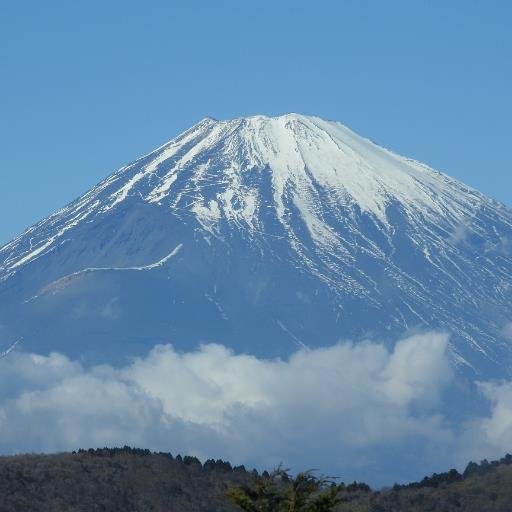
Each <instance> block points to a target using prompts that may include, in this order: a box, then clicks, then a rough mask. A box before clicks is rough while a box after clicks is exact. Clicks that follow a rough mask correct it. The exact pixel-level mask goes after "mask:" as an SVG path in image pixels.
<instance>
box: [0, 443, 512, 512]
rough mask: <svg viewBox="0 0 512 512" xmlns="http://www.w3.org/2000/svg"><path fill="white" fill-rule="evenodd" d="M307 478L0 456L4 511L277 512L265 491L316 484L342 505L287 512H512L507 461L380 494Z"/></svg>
mask: <svg viewBox="0 0 512 512" xmlns="http://www.w3.org/2000/svg"><path fill="white" fill-rule="evenodd" d="M276 475H277V476H276ZM303 475H304V474H303ZM303 475H302V476H301V475H298V476H297V477H296V478H295V479H294V478H291V477H288V476H287V475H286V473H283V472H278V473H276V474H273V475H269V474H268V473H267V472H264V473H263V474H261V475H260V474H258V473H257V472H256V471H251V472H249V471H247V470H246V469H245V468H244V467H235V468H233V467H231V465H230V464H229V463H228V462H224V461H221V460H218V461H213V460H209V461H207V462H205V463H204V464H201V463H200V461H199V460H198V459H196V458H195V457H183V458H182V457H181V456H177V457H173V456H171V455H170V454H166V453H151V452H149V451H148V450H140V449H133V448H129V447H124V448H120V449H119V448H116V449H109V448H104V449H99V450H80V451H79V452H73V453H63V454H56V455H19V456H10V457H1V458H0V512H11V511H21V510H23V511H24V512H40V511H41V512H42V511H44V512H48V511H73V512H82V511H84V512H85V511H87V512H90V511H92V510H97V511H109V512H117V511H123V512H126V511H131V512H139V511H141V512H142V511H154V512H170V511H172V512H179V511H191V512H202V511H205V512H206V511H212V512H213V511H219V512H222V511H226V512H231V511H232V512H235V511H236V510H240V508H238V507H237V506H235V505H234V504H233V503H232V502H231V501H230V499H228V497H227V496H228V494H231V495H233V493H234V492H236V493H238V494H240V493H242V494H243V493H245V494H247V495H248V496H251V500H253V502H256V501H257V500H258V499H260V498H261V496H264V495H265V496H266V497H265V498H264V499H262V500H260V501H259V502H258V503H259V508H251V507H252V504H249V505H247V506H246V508H244V510H255V511H256V510H262V511H265V510H266V511H269V512H270V511H275V512H279V511H281V510H285V509H284V508H279V507H278V506H277V505H275V506H272V507H270V508H268V501H265V500H267V499H268V496H270V494H272V493H269V492H267V491H268V489H270V488H272V489H273V490H274V491H275V492H273V495H274V496H275V495H287V496H293V497H297V493H298V491H297V489H300V487H301V485H302V486H303V488H304V482H306V483H308V484H312V487H310V490H309V491H308V492H307V493H306V494H308V493H310V492H313V493H316V494H315V496H319V493H321V492H326V493H327V494H329V495H331V496H336V501H337V505H336V506H335V507H334V508H329V507H328V508H321V506H324V507H327V505H326V503H327V500H323V501H322V503H323V505H321V506H320V508H300V509H299V508H297V505H294V506H295V507H296V508H293V506H291V508H286V510H289V511H290V512H293V511H298V510H308V511H309V512H314V511H322V510H323V511H327V510H336V511H339V512H427V511H428V512H455V511H458V512H460V511H464V512H509V511H510V510H511V509H512V456H510V455H507V456H506V457H504V458H503V459H501V460H499V461H495V462H492V463H489V462H487V461H483V462H482V463H480V464H475V463H470V464H468V466H467V468H466V470H465V471H464V472H463V474H459V473H458V472H457V471H455V470H451V471H449V472H447V473H442V474H434V475H432V476H431V477H426V478H425V479H423V480H422V481H421V482H416V483H411V484H408V485H395V486H394V487H393V488H392V489H384V490H380V491H372V490H371V489H370V488H369V487H368V486H367V485H365V484H362V483H355V482H354V483H353V484H347V485H346V484H343V483H341V484H340V483H336V484H335V485H334V484H332V483H331V482H330V481H326V482H323V481H322V480H321V479H316V478H314V477H313V478H310V477H309V476H307V475H308V474H305V475H306V477H305V478H303V479H302V480H301V478H302V477H303ZM276 482H277V483H276ZM315 486H316V487H315ZM262 489H263V491H262ZM287 493H288V494H287ZM293 493H295V494H293ZM277 501H278V500H277ZM277 501H276V500H274V503H277ZM298 502H299V500H296V501H295V503H296V504H297V503H298ZM319 502H320V501H319ZM246 503H247V502H246ZM288 506H290V505H289V502H288ZM265 507H266V508H265Z"/></svg>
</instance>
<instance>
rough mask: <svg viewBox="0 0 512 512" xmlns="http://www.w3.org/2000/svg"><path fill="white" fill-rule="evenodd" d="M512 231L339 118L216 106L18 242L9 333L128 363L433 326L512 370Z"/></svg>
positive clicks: (494, 209) (5, 335) (474, 366)
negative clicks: (238, 111)
mask: <svg viewBox="0 0 512 512" xmlns="http://www.w3.org/2000/svg"><path fill="white" fill-rule="evenodd" d="M511 243H512V211H511V210H510V209H508V208H507V207H505V206H503V205H501V204H500V203H498V202H496V201H494V200H492V199H490V198H488V197H486V196H485V195H483V194H481V193H479V192H478V191H476V190H474V189H471V188H470V187H468V186H466V185H464V184H462V183H460V182H459V181H456V180H454V179H452V178H450V177H448V176H446V175H445V174H443V173H440V172H438V171H435V170H433V169H431V168H430V167H428V166H426V165H424V164H422V163H419V162H417V161H414V160H411V159H408V158H404V157H402V156H399V155H397V154H394V153H392V152H390V151H388V150H386V149H384V148H382V147H380V146H378V145H376V144H375V143H373V142H371V141H370V140H368V139H365V138H362V137H360V136H358V135H357V134H355V133H354V132H352V131H351V130H350V129H348V128H346V127H345V126H343V125H341V124H339V123H335V122H330V121H325V120H322V119H320V118H317V117H310V116H303V115H297V114H288V115H283V116H279V117H265V116H255V117H247V118H240V119H234V120H229V121H217V120H214V119H210V118H207V119H204V120H202V121H201V122H199V123H198V124H197V125H195V126H193V127H192V128H190V129H189V130H187V131H186V132H185V133H183V134H181V135H179V136H178V137H176V138H175V139H173V140H171V141H170V142H168V143H167V144H165V145H163V146H161V147H159V148H158V149H156V150H155V151H153V152H151V153H150V154H148V155H146V156H143V157H141V158H139V159H138V160H136V161H134V162H133V163H131V164H129V165H127V166H125V167H122V168H121V169H119V170H118V171H117V172H115V173H114V174H112V175H111V176H109V177H108V178H106V179H105V180H104V181H102V182H101V183H99V184H98V185H97V186H95V187H94V188H93V189H92V190H90V191H89V192H87V193H86V194H84V195H83V196H82V197H80V198H78V199H77V200H75V201H73V202H72V203H71V204H69V205H68V206H66V207H65V208H64V209H62V210H60V211H58V212H56V213H55V214H53V215H51V216H50V217H48V218H46V219H44V220H42V221H41V222H39V223H38V224H36V225H34V226H33V227H31V228H29V229H28V230H26V231H25V232H24V233H23V234H22V235H20V236H19V237H18V238H16V239H15V240H13V241H12V242H10V243H8V244H7V245H5V246H4V247H2V248H0V336H1V338H0V339H1V340H2V342H3V343H4V345H6V346H8V343H11V342H13V341H14V340H17V339H22V340H23V341H22V344H23V346H24V348H27V349H30V350H33V351H37V352H45V351H59V352H62V353H64V354H67V355H69V356H72V357H79V358H81V360H84V361H89V362H99V361H101V362H106V361H108V362H114V363H115V362H120V361H121V360H123V358H126V357H129V356H133V355H138V354H141V353H144V352H146V351H147V350H148V348H149V347H152V346H154V345H155V344H156V343H166V342H170V343H172V344H173V345H174V346H175V347H176V348H178V349H180V350H190V349H192V348H195V347H196V346H197V345H198V344H200V343H203V342H219V343H222V344H224V345H227V346H230V347H232V348H233V349H234V350H235V351H237V352H239V351H242V352H249V353H252V354H255V355H258V356H261V357H286V356H287V355H288V354H290V353H291V352H293V351H295V350H296V349H297V347H318V346H323V345H329V344H332V343H335V342H337V341H339V340H342V339H343V340H347V339H348V340H353V341H355V342H358V341H360V340H364V339H376V340H379V341H383V342H385V343H392V341H393V340H396V339H397V337H399V336H402V335H403V334H404V333H405V332H407V331H411V330H425V329H428V330H441V331H446V332H447V333H449V334H450V347H449V350H450V355H451V358H452V361H453V363H454V365H455V366H456V367H457V368H458V369H459V370H460V371H461V372H463V373H466V374H468V375H473V376H474V377H478V376H489V375H490V376H494V377H496V376H510V375H512V344H511V340H510V336H509V333H507V326H508V325H509V322H511V321H512V245H511ZM1 348H2V347H1V346H0V349H1ZM4 348H5V347H4Z"/></svg>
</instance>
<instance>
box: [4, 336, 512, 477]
mask: <svg viewBox="0 0 512 512" xmlns="http://www.w3.org/2000/svg"><path fill="white" fill-rule="evenodd" d="M446 346H447V336H446V335H444V334H439V333H425V334H422V335H415V336H412V337H409V338H407V339H404V340H401V341H399V342H398V343H397V344H396V345H395V347H394V349H393V350H392V351H390V350H388V349H386V348H385V347H384V345H381V344H377V343H370V342H365V343H359V344H351V343H340V344H338V345H334V346H332V347H327V348H323V349H314V350H306V349H303V350H300V351H298V352H296V353H295V354H294V355H293V356H292V357H290V358H289V359H288V360H286V361H284V360H279V359H276V360H263V359H258V358H256V357H254V356H249V355H236V354H233V353H232V352H231V351H230V350H228V349H227V348H225V347H223V346H220V345H205V346H203V347H201V348H200V349H199V350H197V351H195V352H189V353H178V352H176V351H175V350H174V349H173V348H172V347H171V346H169V345H165V346H157V347H155V348H154V349H153V350H152V351H151V352H150V353H149V354H148V355H147V357H145V358H140V359H136V360H134V361H133V362H132V363H131V364H129V365H127V366H126V367H124V368H120V369H116V368H113V367H111V366H106V365H105V366H97V367H94V368H84V367H83V366H82V365H80V364H79V363H77V362H75V361H71V360H69V359H68V358H66V357H65V356H63V355H60V354H50V355H49V356H40V355H34V354H26V353H17V352H12V353H11V354H9V357H7V358H4V359H2V360H0V389H1V390H2V391H1V393H2V394H1V395H0V452H3V453H12V452H26V451H56V450H67V449H76V448H79V447H91V446H93V447H96V446H104V445H122V444H131V445H134V446H139V447H148V448H151V449H158V450H166V451H167V450H169V451H171V452H173V453H178V452H179V453H189V454H194V455H198V456H200V457H203V458H208V457H222V458H226V459H229V460H231V461H232V462H234V463H244V464H247V465H249V466H252V465H257V466H258V467H267V468H272V466H274V465H276V464H278V463H280V462H281V461H282V462H284V463H285V464H287V465H291V466H292V467H293V468H295V469H307V468H310V467H318V468H320V469H322V470H323V471H330V472H332V471H334V472H336V473H337V474H342V475H345V476H346V477H347V478H365V479H367V480H370V481H373V482H374V483H391V482H392V481H393V480H398V479H410V478H414V477H420V476H423V473H424V472H426V471H427V470H428V468H429V467H430V466H432V467H433V468H434V469H436V470H440V469H443V467H444V464H450V463H451V462H452V461H458V460H459V459H458V458H457V457H459V455H460V453H459V448H460V449H461V450H462V448H461V447H460V446H459V444H458V443H457V442H456V441H455V439H458V438H459V437H461V436H460V435H459V434H460V432H459V431H458V430H457V428H454V427H453V426H451V427H450V428H449V427H448V425H447V422H446V420H445V419H444V418H443V416H442V415H441V414H440V411H442V410H443V397H444V393H445V391H446V389H447V388H449V387H450V385H451V382H452V371H451V367H450V364H449V358H448V357H447V356H446ZM481 390H482V392H483V393H484V395H485V396H486V398H487V399H488V400H489V401H490V404H491V407H492V411H491V415H490V416H489V417H487V418H481V419H475V420H473V421H472V422H471V423H470V424H467V425H464V427H463V428H464V429H465V430H464V432H463V436H462V437H463V438H464V439H465V442H467V443H471V445H470V446H468V447H467V448H465V450H466V452H467V453H480V451H483V448H487V449H491V448H492V450H495V451H497V450H502V451H506V446H507V443H508V444H509V445H510V441H512V384H499V385H498V384H489V383H487V384H481ZM461 428H462V427H461ZM472 448H474V449H473V451H471V449H472ZM466 452H465V453H466ZM499 454H500V455H502V453H501V452H500V453H499ZM415 465H416V466H415ZM429 465H430V466H429Z"/></svg>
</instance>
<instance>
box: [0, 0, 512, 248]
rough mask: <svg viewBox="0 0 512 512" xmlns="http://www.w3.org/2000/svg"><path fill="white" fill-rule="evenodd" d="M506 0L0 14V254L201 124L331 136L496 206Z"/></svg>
mask: <svg viewBox="0 0 512 512" xmlns="http://www.w3.org/2000/svg"><path fill="white" fill-rule="evenodd" d="M511 16H512V4H511V3H510V2H508V1H498V0H489V1H486V2H481V1H478V2H477V1H474V0H465V1H457V0H453V1H450V2H446V1H436V0H433V1H421V0H415V1H411V0H407V1H405V0H404V1H400V0H393V1H389V2H381V1H378V0H374V1H368V0H344V1H338V2H335V1H319V2H303V1H299V0H294V1H288V0H282V1H280V2H275V1H273V2H272V1H267V0H261V1H258V2H235V1H223V0H219V1H217V2H206V1H202V2H198V1H187V2H177V1H176V2H163V1H147V2H140V1H137V2H135V1H129V0H124V1H117V0H111V1H109V2H100V1H95V0H90V1H88V2H81V3H80V4H79V3H77V2H69V1H60V0H53V1H50V2H39V1H25V0H17V1H4V2H2V5H1V7H0V150H1V154H2V161H1V163H0V178H1V182H0V183H1V187H0V243H1V242H5V241H7V240H8V239H10V238H11V237H13V236H14V235H15V234H16V233H18V232H20V231H21V230H23V229H24V228H25V227H27V226H28V225H30V224H32V223H34V222H35V221H37V220H39V219H40V218H41V217H43V216H45V215H47V214H49V213H51V212H53V211H54V210H56V209H57V208H60V207H62V206H63V205H64V204H66V203H67V202H68V201H70V200H72V199H73V198H75V197H76V196H78V195H79V194H81V193H82V192H84V191H86V190H87V189H88V188H89V187H91V186H92V185H94V184H95V183H96V182H98V181H99V180H100V179H101V178H103V177H104V176H106V175H107V174H109V173H110V172H111V171H113V170H115V169H116V168H118V167H120V166H121V165H122V164H124V163H126V162H128V161H130V160H133V159H134V158H135V157H137V156H138V155H140V154H143V153H145V152H148V151H149V150H151V149H152V148H154V147H156V146H158V145H160V144H161V143H163V142H165V141H166V140H168V139H170V138H172V137H173V136H175V135H176V134H177V133H179V132H180V131H182V130H183V129H186V128H187V127H189V126H190V125H191V124H193V123H195V122H196V121H198V120H199V119H201V118H203V117H205V116H212V117H215V118H220V119H223V118H231V117H238V116H242V115H249V114H255V113H265V114H279V113H285V112H290V111H295V112H301V113H305V114H316V115H319V116H322V117H325V118H329V119H335V120H338V121H341V122H343V123H345V124H346V125H348V126H350V127H351V128H352V129H354V130H356V131H357V132H359V133H360V134H362V135H365V136H368V137H370V138H371V139H373V140H375V141H376V142H378V143H380V144H382V145H384V146H387V147H389V148H391V149H393V150H395V151H397V152H399V153H402V154H405V155H407V156H411V157H414V158H417V159H419V160H422V161H424V162H426V163H428V164H430V165H432V166H434V167H436V168H438V169H440V170H444V171H445V172H447V173H448V174H450V175H452V176H454V177H457V178H459V179H461V180H463V181H465V182H467V183H469V184H470V185H473V186H475V187H477V188H479V189H481V190H482V191H484V192H486V193H488V194H489V195H491V196H493V197H495V198H497V199H499V200H501V201H503V202H505V203H507V204H512V199H511V196H510V189H511V185H512V173H511V171H512V152H511V151H510V148H509V146H510V141H511V130H510V119H511V118H512V115H511V114H512V94H511V92H510V91H512V64H511V62H512V60H511V57H510V56H511V52H512V31H511V30H510V19H511Z"/></svg>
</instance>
